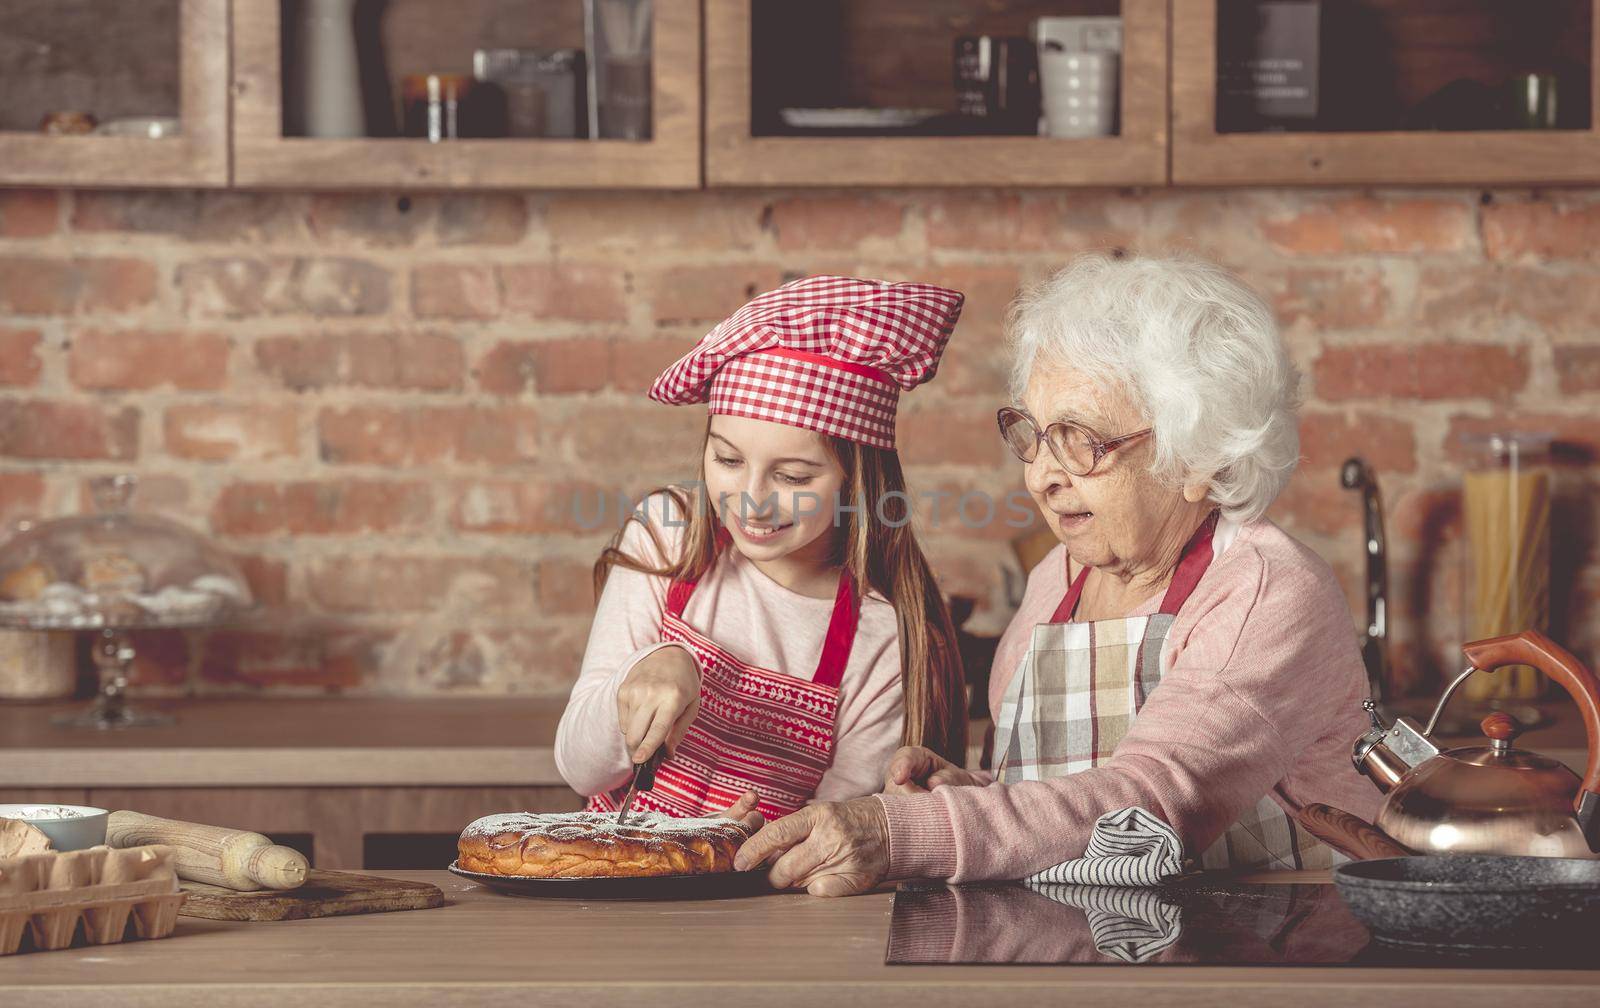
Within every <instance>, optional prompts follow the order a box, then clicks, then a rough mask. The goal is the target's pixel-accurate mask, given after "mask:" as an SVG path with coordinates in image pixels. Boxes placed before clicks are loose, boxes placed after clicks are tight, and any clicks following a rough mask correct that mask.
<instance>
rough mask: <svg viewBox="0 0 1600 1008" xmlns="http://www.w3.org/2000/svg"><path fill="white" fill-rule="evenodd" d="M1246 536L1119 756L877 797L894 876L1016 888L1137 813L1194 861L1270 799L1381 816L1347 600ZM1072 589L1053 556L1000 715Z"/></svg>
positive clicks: (1283, 547) (1171, 656) (1211, 581)
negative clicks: (1064, 771)
mask: <svg viewBox="0 0 1600 1008" xmlns="http://www.w3.org/2000/svg"><path fill="white" fill-rule="evenodd" d="M1236 528H1237V532H1236V534H1234V535H1233V536H1232V537H1231V539H1232V541H1231V542H1228V543H1226V545H1225V547H1224V546H1223V544H1219V549H1221V552H1220V553H1219V554H1218V555H1217V556H1216V557H1215V559H1213V560H1212V562H1211V566H1210V567H1209V568H1207V570H1206V573H1205V576H1204V577H1203V578H1201V580H1200V583H1199V584H1198V585H1197V586H1196V587H1195V590H1194V593H1193V594H1191V595H1190V596H1189V600H1188V601H1187V602H1186V603H1184V605H1183V608H1181V609H1180V610H1179V611H1178V616H1177V619H1176V621H1175V622H1174V623H1173V625H1172V629H1171V632H1170V633H1169V635H1168V637H1167V640H1166V645H1165V647H1163V649H1162V653H1161V660H1162V669H1163V673H1162V680H1161V685H1160V686H1159V687H1158V688H1157V689H1156V690H1154V691H1153V692H1152V693H1151V694H1150V697H1149V699H1147V700H1146V701H1145V704H1144V707H1143V708H1141V710H1140V712H1139V716H1138V717H1137V718H1136V719H1135V720H1134V722H1133V725H1132V727H1131V728H1129V730H1128V734H1127V735H1126V736H1125V737H1124V738H1123V740H1122V744H1121V745H1120V746H1118V747H1117V750H1116V753H1115V754H1114V755H1113V756H1112V757H1111V758H1110V759H1109V760H1107V761H1106V762H1105V763H1102V764H1101V765H1100V766H1097V767H1095V768H1094V769H1092V770H1085V771H1082V772H1080V773H1075V774H1071V775H1069V776H1066V777H1060V778H1056V779H1054V780H1046V781H1021V782H1017V783H1013V784H996V783H990V784H988V786H985V787H942V788H938V789H936V790H934V791H932V792H930V793H927V794H915V795H879V796H878V800H879V801H881V802H882V803H883V807H884V810H885V812H886V813H887V814H888V819H889V876H890V878H939V879H949V880H951V881H953V882H971V881H980V880H986V879H1014V878H1020V877H1022V876H1024V875H1028V874H1031V873H1033V872H1036V871H1039V870H1040V869H1043V868H1048V867H1050V866H1051V865H1055V864H1059V863H1060V862H1062V861H1065V860H1068V859H1070V858H1075V857H1079V856H1080V855H1082V853H1083V850H1084V847H1085V845H1086V844H1087V843H1088V839H1089V833H1090V831H1091V830H1092V829H1093V828H1094V822H1095V820H1096V819H1097V818H1098V817H1099V816H1100V815H1102V814H1103V813H1105V812H1110V811H1113V810H1116V809H1119V808H1124V807H1126V806H1129V805H1139V806H1143V807H1144V808H1146V809H1149V810H1150V811H1152V812H1155V813H1156V814H1157V815H1160V816H1161V817H1162V818H1164V819H1166V820H1167V821H1168V822H1169V823H1171V824H1172V825H1173V826H1175V827H1176V828H1177V830H1178V833H1179V835H1180V836H1182V837H1183V840H1184V845H1185V848H1186V850H1187V852H1188V853H1189V855H1190V856H1194V857H1198V856H1199V853H1200V852H1201V851H1203V850H1204V849H1205V848H1206V847H1208V846H1210V844H1211V842H1212V841H1213V840H1215V839H1216V838H1217V837H1219V836H1220V835H1221V834H1222V833H1223V832H1224V831H1225V830H1226V829H1227V828H1228V826H1229V825H1231V824H1232V823H1233V821H1234V820H1235V819H1237V818H1238V816H1239V815H1240V813H1242V812H1243V811H1245V810H1246V809H1248V808H1249V807H1251V806H1253V805H1254V804H1255V803H1256V801H1257V800H1258V799H1259V798H1260V797H1261V796H1262V795H1264V794H1267V793H1269V792H1270V793H1271V794H1272V796H1273V798H1274V799H1275V800H1276V801H1277V802H1278V804H1279V805H1281V806H1282V807H1283V808H1284V809H1286V810H1288V811H1289V812H1290V813H1291V814H1293V812H1294V811H1295V810H1297V809H1298V808H1299V807H1300V806H1302V805H1304V804H1307V803H1310V802H1323V803H1326V804H1329V805H1333V806H1335V807H1337V808H1341V809H1344V810H1346V811H1348V812H1352V813H1354V814H1355V815H1358V816H1361V817H1362V818H1365V819H1367V820H1368V821H1371V820H1372V819H1373V818H1375V817H1376V815H1377V811H1378V806H1379V804H1380V801H1381V798H1382V795H1381V794H1380V793H1379V792H1378V789H1377V788H1376V787H1375V786H1374V785H1373V784H1372V782H1371V781H1369V780H1367V779H1366V778H1365V777H1363V776H1361V775H1360V774H1359V773H1358V772H1357V771H1356V769H1355V767H1354V766H1352V765H1351V762H1350V747H1351V744H1352V743H1353V742H1354V741H1355V739H1356V737H1357V736H1359V735H1360V734H1361V733H1362V732H1363V731H1365V730H1366V728H1367V724H1368V721H1367V717H1366V715H1365V713H1364V712H1363V711H1362V710H1361V701H1362V699H1363V698H1364V697H1365V696H1366V695H1367V684H1366V672H1365V669H1364V667H1363V665H1362V662H1361V655H1360V652H1359V650H1358V648H1357V645H1356V635H1355V632H1354V630H1353V628H1352V626H1351V622H1350V612H1349V609H1348V607H1347V605H1346V603H1345V597H1344V593H1343V591H1341V590H1340V588H1339V584H1338V582H1337V581H1336V580H1335V578H1334V576H1333V572H1332V570H1330V569H1329V568H1328V565H1327V564H1326V563H1324V562H1323V560H1322V559H1321V558H1320V557H1318V556H1317V555H1316V554H1315V553H1313V552H1312V551H1311V550H1309V549H1307V548H1306V547H1304V546H1302V545H1301V544H1300V543H1298V542H1296V541H1295V540H1294V539H1291V538H1290V537H1289V536H1288V535H1287V534H1285V533H1284V532H1283V530H1281V529H1279V528H1278V527H1277V526H1276V525H1274V524H1273V523H1272V522H1270V521H1267V520H1264V519H1263V520H1261V521H1257V522H1252V523H1250V524H1248V525H1244V526H1236ZM1220 531H1221V530H1220V529H1219V538H1221V536H1220ZM1066 588H1067V571H1066V547H1064V546H1058V547H1057V548H1056V549H1055V550H1053V551H1051V553H1050V554H1049V555H1047V556H1046V557H1045V558H1044V560H1043V561H1041V562H1040V563H1039V565H1038V566H1037V567H1036V568H1034V571H1033V573H1032V574H1031V575H1030V577H1029V579H1028V589H1027V592H1026V594H1025V595H1024V597H1023V600H1022V606H1021V608H1020V609H1019V610H1018V612H1017V615H1016V617H1015V618H1013V619H1012V621H1011V624H1010V626H1009V627H1007V629H1006V632H1005V635H1004V636H1003V637H1002V638H1001V640H1000V647H999V650H998V652H997V653H996V655H995V662H994V673H993V675H992V676H991V678H990V682H989V702H990V707H991V709H993V710H996V711H998V710H999V709H1000V701H1001V698H1002V697H1003V696H1004V695H1005V690H1006V686H1007V685H1008V684H1009V683H1010V682H1011V677H1012V675H1013V674H1014V673H1015V671H1016V668H1017V664H1018V662H1019V661H1020V660H1021V658H1022V656H1023V654H1024V653H1025V652H1026V649H1027V646H1028V641H1029V639H1030V637H1031V636H1032V631H1033V627H1034V625H1035V624H1036V623H1042V622H1045V621H1047V620H1049V619H1050V617H1051V615H1052V613H1053V611H1054V610H1055V607H1056V605H1057V604H1058V603H1059V602H1060V601H1061V597H1062V595H1063V594H1064V593H1065V591H1066ZM1159 604H1160V599H1159V598H1157V599H1151V600H1149V601H1148V602H1147V603H1146V604H1145V605H1143V606H1140V607H1139V608H1138V609H1137V610H1135V611H1134V612H1132V613H1130V614H1129V615H1130V616H1137V615H1145V614H1148V613H1152V612H1155V611H1156V609H1157V608H1158V606H1159Z"/></svg>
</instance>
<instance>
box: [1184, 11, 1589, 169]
mask: <svg viewBox="0 0 1600 1008" xmlns="http://www.w3.org/2000/svg"><path fill="white" fill-rule="evenodd" d="M1223 2H1228V0H1172V177H1171V180H1170V181H1171V183H1172V184H1173V185H1279V184H1283V185H1295V184H1304V185H1318V184H1337V185H1369V184H1386V183H1399V184H1423V185H1428V184H1436V185H1495V184H1508V183H1541V182H1600V129H1597V128H1596V120H1595V118H1594V116H1595V110H1597V109H1600V75H1597V74H1596V72H1595V69H1596V67H1600V34H1596V32H1595V31H1594V20H1595V19H1594V17H1593V14H1594V5H1592V4H1591V2H1590V0H1549V2H1547V3H1545V4H1541V5H1537V6H1538V7H1539V8H1540V10H1539V11H1537V12H1535V11H1533V10H1531V9H1526V8H1524V7H1522V6H1520V5H1515V6H1513V5H1496V4H1495V3H1494V0H1476V2H1474V0H1372V2H1370V3H1366V4H1363V5H1361V7H1362V8H1363V9H1364V10H1365V11H1366V12H1367V15H1368V18H1369V21H1368V23H1367V24H1366V25H1364V26H1362V27H1365V28H1370V29H1374V30H1375V31H1374V34H1373V36H1372V37H1365V38H1364V37H1361V36H1360V35H1356V34H1354V33H1352V37H1350V38H1348V39H1342V40H1340V42H1339V43H1338V44H1337V46H1336V47H1329V46H1327V45H1325V46H1324V53H1323V59H1324V60H1327V59H1328V58H1330V55H1334V54H1338V55H1343V56H1344V58H1346V59H1348V60H1350V61H1351V65H1352V66H1353V67H1355V73H1357V74H1361V73H1367V74H1378V73H1383V72H1385V71H1384V69H1383V68H1382V66H1381V64H1380V63H1379V62H1378V61H1376V60H1375V59H1372V58H1373V57H1374V56H1375V55H1376V51H1377V50H1378V49H1380V48H1381V47H1383V46H1385V45H1387V46H1390V47H1395V48H1398V49H1399V50H1401V52H1400V53H1399V58H1400V59H1403V60H1406V61H1409V63H1410V64H1411V65H1410V66H1409V67H1397V68H1392V69H1390V70H1389V71H1388V72H1389V73H1391V74H1392V75H1393V76H1395V77H1396V78H1398V84H1399V87H1398V88H1397V89H1396V90H1398V91H1400V92H1409V93H1404V94H1402V95H1399V96H1397V97H1402V98H1404V99H1407V100H1408V101H1409V102H1415V101H1417V100H1418V99H1419V98H1421V97H1422V96H1423V92H1424V91H1425V90H1431V89H1433V88H1437V87H1439V86H1440V85H1443V84H1447V83H1449V81H1450V80H1451V79H1461V78H1464V77H1470V76H1471V75H1473V72H1474V71H1482V70H1490V71H1491V72H1490V73H1487V74H1482V76H1488V77H1492V76H1494V73H1493V72H1492V71H1495V70H1498V71H1500V72H1505V70H1506V69H1507V68H1508V67H1507V65H1505V61H1497V60H1496V58H1495V55H1494V53H1493V52H1492V49H1493V47H1494V46H1495V45H1496V44H1497V43H1498V44H1504V40H1503V39H1500V38H1497V35H1498V34H1499V33H1500V32H1501V31H1503V27H1504V25H1503V23H1502V22H1496V20H1495V18H1496V17H1498V18H1505V17H1512V18H1524V19H1525V18H1530V17H1533V16H1534V15H1535V14H1536V13H1537V14H1539V15H1541V16H1544V17H1552V18H1557V19H1560V20H1559V21H1558V22H1556V23H1554V24H1553V26H1552V27H1551V29H1550V34H1551V35H1552V36H1555V42H1556V44H1557V45H1559V46H1561V47H1564V48H1571V49H1574V50H1576V55H1577V56H1578V57H1580V58H1581V59H1583V60H1586V61H1587V74H1586V77H1587V80H1584V81H1582V82H1581V83H1580V85H1579V86H1578V87H1574V88H1568V89H1563V92H1567V91H1571V92H1577V93H1562V94H1560V95H1558V98H1559V100H1561V101H1563V102H1567V103H1572V104H1573V106H1574V107H1581V108H1584V109H1586V110H1587V112H1588V115H1587V119H1588V121H1587V123H1586V125H1584V126H1583V127H1582V128H1570V129H1521V130H1472V131H1463V132H1443V131H1439V130H1420V129H1419V130H1413V131H1403V130H1398V129H1380V130H1358V129H1341V130H1338V131H1326V132H1312V131H1294V132H1271V133H1266V132H1263V133H1242V132H1241V133H1225V132H1219V131H1218V129H1217V116H1216V109H1217V79H1218V74H1217V69H1218V68H1217V21H1218V17H1217V15H1218V8H1219V6H1220V3H1223ZM1322 6H1323V8H1324V11H1325V12H1326V11H1327V10H1328V9H1330V8H1331V7H1332V4H1330V3H1327V2H1325V3H1324V4H1323V5H1322ZM1352 6H1354V5H1352ZM1496 6H1498V7H1499V8H1500V9H1498V10H1495V9H1493V8H1495V7H1496ZM1585 33H1587V34H1586V35H1585ZM1474 45H1477V46H1480V47H1484V48H1485V49H1486V50H1491V51H1485V52H1482V53H1479V54H1476V55H1474V54H1473V53H1472V52H1471V49H1472V47H1473V46H1474ZM1330 48H1332V49H1333V53H1330V51H1329V50H1330ZM1364 59H1371V60H1372V62H1371V63H1369V64H1368V65H1367V66H1365V67H1362V66H1361V65H1360V61H1361V60H1364ZM1497 62H1499V63H1501V65H1498V66H1496V65H1495V64H1496V63H1497ZM1511 66H1514V64H1511ZM1430 74H1431V79H1430V77H1429V75H1430ZM1335 86H1337V85H1335ZM1585 88H1586V89H1587V91H1588V93H1587V94H1583V93H1581V92H1582V91H1584V90H1585ZM1329 90H1330V88H1329V84H1328V78H1327V75H1326V74H1325V75H1324V83H1323V91H1324V92H1325V93H1324V95H1323V99H1324V100H1327V99H1328V98H1329V97H1337V96H1330V95H1328V94H1327V93H1326V92H1328V91H1329ZM1371 104H1373V105H1377V106H1381V105H1382V101H1381V100H1374V101H1371ZM1401 104H1403V103H1402V102H1396V106H1397V107H1399V106H1400V105H1401ZM1379 111H1383V110H1381V109H1379ZM1392 117H1393V116H1391V117H1390V118H1392Z"/></svg>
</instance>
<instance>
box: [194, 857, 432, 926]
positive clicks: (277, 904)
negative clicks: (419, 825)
mask: <svg viewBox="0 0 1600 1008" xmlns="http://www.w3.org/2000/svg"><path fill="white" fill-rule="evenodd" d="M183 891H184V892H186V893H188V894H189V898H188V899H186V900H184V901H183V907H182V908H181V909H180V910H179V911H178V913H179V914H181V915H183V916H185V917H206V918H209V919H210V920H232V921H280V920H304V919H305V918H308V917H340V916H343V915H345V914H362V913H385V912H388V911H390V910H426V909H428V908H429V907H438V906H444V893H442V892H440V891H439V887H438V886H436V885H429V884H428V883H426V882H404V881H401V880H400V879H391V878H381V877H379V876H377V875H358V874H356V873H354V872H341V871H317V870H316V869H312V870H311V871H310V872H309V873H307V875H306V882H305V885H303V886H300V887H299V888H298V889H285V890H271V889H267V890H263V891H261V892H236V891H234V890H232V889H224V888H223V887H221V886H214V885H206V884H205V883H204V882H184V883H183Z"/></svg>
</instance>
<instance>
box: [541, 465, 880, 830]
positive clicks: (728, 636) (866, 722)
mask: <svg viewBox="0 0 1600 1008" xmlns="http://www.w3.org/2000/svg"><path fill="white" fill-rule="evenodd" d="M668 514H671V515H673V516H674V519H676V518H677V517H678V510H677V508H676V506H675V505H673V504H672V503H671V499H670V498H669V497H667V496H666V495H665V494H661V495H657V496H654V497H651V498H649V499H648V500H647V501H646V502H645V515H646V517H647V519H648V520H649V521H650V522H651V524H652V525H653V526H654V527H655V529H656V532H657V534H658V535H659V536H660V537H661V541H662V545H663V546H664V547H665V549H666V551H667V555H669V556H672V557H674V558H676V557H677V556H678V555H679V553H680V551H681V550H682V543H683V527H682V524H681V522H679V521H677V520H674V521H671V522H667V521H663V520H662V519H663V517H664V516H665V515H668ZM622 548H623V550H624V551H625V552H627V553H628V554H630V555H631V556H634V557H637V558H639V559H641V560H643V561H645V562H646V563H649V564H652V565H658V564H660V563H662V559H663V558H662V554H661V552H660V551H659V550H657V549H656V548H655V546H654V544H653V543H652V541H651V539H650V536H649V534H648V533H647V532H646V531H645V528H644V526H643V525H641V524H640V523H639V522H629V523H628V527H627V531H626V532H625V533H624V535H623V539H622ZM666 604H667V579H666V578H661V577H652V576H650V575H648V574H641V573H639V572H638V571H632V570H627V569H625V568H621V567H619V568H616V569H614V570H612V572H611V576H610V577H609V578H608V579H607V580H606V587H605V591H604V592H602V593H601V595H600V602H599V604H598V605H597V606H596V608H595V614H594V623H593V625H592V626H591V627H590V630H589V645H588V648H587V649H586V650H585V651H584V655H583V668H582V669H581V670H580V671H579V673H578V681H577V682H576V683H574V684H573V687H572V697H571V699H570V700H568V701H567V709H566V711H565V712H563V713H562V715H561V723H560V724H559V725H558V726H557V728H556V746H555V756H556V768H557V769H558V770H560V771H561V776H562V777H563V778H564V779H565V780H566V782H567V783H568V784H569V785H571V787H572V789H573V790H574V791H576V792H578V793H579V794H581V795H594V794H599V793H600V792H602V791H610V790H612V789H614V788H616V787H618V786H620V785H623V784H626V783H627V782H628V778H629V777H630V776H631V774H632V772H633V763H632V762H631V761H630V759H629V757H628V753H627V749H626V746H625V745H624V743H623V738H622V730H621V729H620V728H619V727H618V726H617V689H618V687H620V686H621V685H622V680H623V679H624V678H625V677H626V676H627V674H628V672H629V671H631V670H632V669H633V666H634V665H635V664H636V663H637V662H638V661H639V660H640V659H641V658H643V657H644V656H645V655H648V654H650V653H651V652H652V651H655V650H657V649H659V648H661V647H672V646H673V645H671V644H665V645H664V644H662V643H661V613H662V610H663V609H665V608H666ZM832 615H833V599H831V598H825V599H824V598H811V597H810V596H807V595H800V594H797V593H795V592H792V591H790V590H789V589H787V588H785V587H784V586H782V585H780V584H778V583H777V582H776V581H774V580H772V579H771V578H770V577H768V576H767V575H765V574H763V573H762V572H761V570H760V568H758V567H756V565H755V564H753V563H751V562H750V561H749V560H747V559H745V557H744V554H742V553H740V552H739V551H738V550H737V549H734V548H732V547H729V548H728V549H726V550H724V551H723V553H722V555H721V556H720V557H719V558H718V559H717V563H716V564H715V565H714V566H713V567H712V568H711V570H710V571H709V572H707V574H706V576H705V577H704V578H702V579H701V581H700V584H699V585H698V586H697V587H696V588H695V591H694V594H693V595H691V596H690V597H689V604H688V606H687V607H685V609H684V613H683V616H684V619H685V620H687V621H688V623H689V625H690V626H692V627H694V628H695V629H697V630H699V631H700V632H702V633H704V634H706V635H707V636H709V637H710V638H711V639H712V640H714V641H716V642H717V643H718V644H719V645H721V646H722V648H723V649H725V650H727V651H729V652H731V653H732V654H734V655H736V656H737V657H739V658H741V659H743V660H744V661H746V662H749V663H750V664H752V665H758V666H760V667H762V668H766V669H771V670H772V671H774V672H781V673H783V674H785V675H791V676H794V677H796V678H798V679H805V680H808V681H809V680H810V679H812V678H813V677H814V676H815V675H816V671H817V659H818V658H820V657H821V655H822V641H823V637H824V636H826V634H827V630H828V620H829V618H830V617H831V616H832ZM904 718H905V693H904V690H903V689H902V687H901V684H900V625H899V620H898V618H897V616H896V615H895V611H894V607H893V606H892V605H890V604H889V602H888V600H887V599H885V598H884V597H883V596H882V595H879V594H877V593H875V592H874V593H869V594H868V595H867V596H865V597H864V598H863V599H862V600H861V614H860V618H859V622H858V623H857V626H856V638H855V643H854V644H853V645H851V648H850V660H849V662H848V663H847V664H846V665H845V671H844V681H843V682H841V683H840V684H839V710H838V713H837V714H836V715H835V717H834V739H833V765H832V766H830V767H829V768H828V770H827V772H826V773H824V774H823V775H822V780H821V782H820V783H818V785H817V794H816V797H817V799H819V800H830V801H840V800H843V799H846V798H859V797H861V796H862V795H868V794H871V793H872V792H874V791H877V790H878V789H879V788H881V787H883V775H884V769H885V767H886V766H887V765H888V762H889V758H890V757H891V756H893V755H894V751H895V750H896V749H897V748H899V746H900V727H901V723H902V722H903V720H904Z"/></svg>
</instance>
